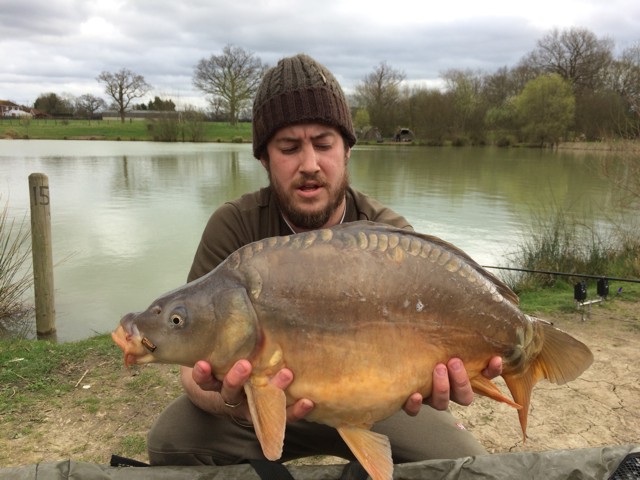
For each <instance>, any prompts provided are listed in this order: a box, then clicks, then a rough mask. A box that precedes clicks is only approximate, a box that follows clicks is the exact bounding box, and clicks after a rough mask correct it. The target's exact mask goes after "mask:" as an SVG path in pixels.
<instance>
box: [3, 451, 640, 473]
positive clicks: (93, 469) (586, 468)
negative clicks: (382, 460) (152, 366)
mask: <svg viewBox="0 0 640 480" xmlns="http://www.w3.org/2000/svg"><path fill="white" fill-rule="evenodd" d="M343 468H344V466H343V465H295V466H294V465H291V466H288V469H289V471H290V472H291V475H292V476H293V478H294V479H295V480H338V479H340V477H341V474H342V470H343ZM393 478H394V480H423V479H424V480H426V479H429V480H497V479H500V480H502V479H544V480H586V479H597V480H609V479H611V480H637V479H640V445H621V446H610V447H601V448H588V449H576V450H555V451H548V452H518V453H501V454H494V455H482V456H477V457H465V458H459V459H456V460H427V461H423V462H415V463H405V464H399V465H396V466H395V468H394V473H393ZM0 479H2V480H67V479H73V480H150V479H153V480H187V479H188V480H222V479H224V480H240V479H242V480H259V476H258V474H257V473H256V472H255V470H254V469H253V468H252V467H251V466H250V465H248V464H247V465H244V464H243V465H231V466H227V467H109V466H106V465H96V464H91V463H82V462H74V461H71V460H65V461H59V462H51V463H39V464H35V465H26V466H23V467H14V468H0Z"/></svg>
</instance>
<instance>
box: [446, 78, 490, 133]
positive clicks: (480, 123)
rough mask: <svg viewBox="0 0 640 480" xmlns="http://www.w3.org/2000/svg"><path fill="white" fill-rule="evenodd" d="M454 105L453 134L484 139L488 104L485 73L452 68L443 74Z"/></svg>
mask: <svg viewBox="0 0 640 480" xmlns="http://www.w3.org/2000/svg"><path fill="white" fill-rule="evenodd" d="M443 78H444V80H445V82H446V88H447V92H448V93H449V94H450V95H451V97H452V99H453V105H454V112H455V116H454V123H453V135H454V136H455V137H457V138H462V137H467V136H468V137H469V138H470V139H471V140H472V141H473V142H474V143H478V142H482V141H483V139H484V117H485V114H486V110H487V106H486V104H485V102H484V98H483V97H482V95H481V94H482V88H483V75H482V74H481V72H474V71H471V70H464V71H463V70H456V69H451V70H448V71H446V72H445V73H444V74H443Z"/></svg>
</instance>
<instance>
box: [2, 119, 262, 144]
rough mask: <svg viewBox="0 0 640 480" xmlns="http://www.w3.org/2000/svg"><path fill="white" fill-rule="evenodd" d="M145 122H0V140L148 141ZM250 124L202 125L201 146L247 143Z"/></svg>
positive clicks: (217, 123)
mask: <svg viewBox="0 0 640 480" xmlns="http://www.w3.org/2000/svg"><path fill="white" fill-rule="evenodd" d="M148 123H149V122H147V121H145V120H132V121H128V120H127V121H125V123H121V122H120V121H117V120H92V121H88V120H30V121H29V122H23V121H21V120H16V119H2V120H0V138H1V137H9V138H29V139H40V140H69V139H94V140H127V141H136V140H140V141H151V140H153V130H150V129H149V127H148ZM251 138H252V130H251V124H250V123H240V124H238V125H237V126H235V127H233V126H231V125H229V124H228V123H224V122H204V139H203V141H205V142H236V143H238V142H239V141H240V139H242V142H245V143H246V142H250V141H251Z"/></svg>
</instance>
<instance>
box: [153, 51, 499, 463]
mask: <svg viewBox="0 0 640 480" xmlns="http://www.w3.org/2000/svg"><path fill="white" fill-rule="evenodd" d="M355 142H356V137H355V133H354V131H353V126H352V122H351V114H350V110H349V107H348V105H347V102H346V99H345V97H344V94H343V92H342V89H341V88H340V85H339V84H338V82H337V81H336V79H335V78H334V76H333V75H332V74H331V72H329V71H328V70H327V69H326V68H325V67H324V66H323V65H321V64H319V63H317V62H316V61H315V60H313V59H312V58H310V57H308V56H306V55H296V56H294V57H289V58H284V59H282V60H281V61H280V62H279V63H278V65H277V66H276V67H274V68H272V69H270V70H269V71H268V72H267V73H266V74H265V76H264V78H263V80H262V83H261V85H260V87H259V89H258V92H257V95H256V99H255V101H254V105H253V154H254V156H255V157H256V158H257V159H259V160H260V162H261V163H262V165H263V166H264V167H265V169H266V171H267V173H268V176H269V187H267V188H263V189H261V190H259V191H258V192H254V193H250V194H246V195H244V196H242V197H241V198H240V199H238V200H235V201H232V202H228V203H226V204H225V205H223V206H221V207H220V208H219V209H218V210H216V211H215V212H214V213H213V215H212V216H211V218H210V219H209V222H208V224H207V226H206V228H205V230H204V233H203V235H202V239H201V241H200V245H199V246H198V249H197V252H196V255H195V258H194V261H193V265H192V267H191V271H190V273H189V277H188V280H189V281H192V280H195V279H196V278H198V277H201V276H202V275H205V274H206V273H207V272H209V271H211V270H212V269H214V268H215V267H216V266H217V265H218V264H219V263H221V262H222V261H223V260H224V259H225V258H227V256H228V255H230V254H231V253H232V252H234V251H235V250H237V249H238V248H240V247H241V246H243V245H246V244H248V243H250V242H253V241H257V240H260V239H263V238H266V237H271V236H276V235H289V234H291V233H298V232H302V231H307V230H313V229H317V228H321V227H331V226H334V225H337V224H340V223H342V222H351V221H356V220H372V221H376V222H381V223H387V224H390V225H394V226H397V227H400V228H409V229H410V228H411V226H410V225H409V223H408V222H407V221H406V220H405V219H404V218H403V217H401V216H400V215H398V214H396V213H395V212H393V211H391V210H389V209H388V208H386V207H383V206H382V205H380V204H379V203H378V202H376V201H375V200H373V199H371V198H369V197H367V196H366V195H364V194H362V193H360V192H358V191H356V190H354V189H352V188H351V187H350V186H349V179H348V172H347V165H348V161H349V157H350V155H351V147H352V146H353V145H354V144H355ZM301 268H304V266H301ZM500 369H501V360H500V359H499V358H494V359H492V361H491V363H490V365H489V366H488V367H487V370H486V371H485V374H486V375H487V376H488V377H490V378H491V377H494V376H497V375H498V374H499V373H500ZM250 373H251V364H250V363H249V362H248V361H247V360H240V361H238V362H237V363H236V364H235V365H234V366H233V367H232V368H231V370H230V371H229V373H228V374H227V375H226V376H225V378H224V379H223V380H222V381H218V380H216V379H215V378H213V376H212V375H211V367H210V365H209V364H208V363H207V362H204V361H201V362H198V363H196V365H195V366H194V367H193V368H186V367H182V369H181V380H182V384H183V387H184V389H185V392H186V395H183V396H182V397H180V398H178V399H177V400H175V401H174V402H173V403H172V404H171V405H170V406H169V407H167V409H166V410H165V411H164V412H163V413H162V414H161V416H160V417H159V419H158V420H157V422H156V424H155V425H154V426H153V428H152V430H151V432H150V433H149V438H148V450H149V458H150V461H151V463H152V464H155V465H198V464H208V465H227V464H235V463H240V462H242V461H245V460H247V459H262V458H264V457H263V454H262V450H261V448H260V444H259V442H258V440H257V438H256V436H255V433H254V431H253V428H252V426H251V415H250V413H249V409H248V406H247V402H246V400H245V398H244V394H243V384H244V383H245V382H246V381H247V380H248V378H249V375H250ZM294 375H295V372H291V371H289V370H288V369H283V370H281V371H280V372H279V373H278V374H277V375H276V376H275V377H274V378H273V379H272V380H271V381H272V383H273V384H275V385H276V386H278V387H280V388H283V389H284V388H286V387H287V386H288V385H289V384H290V383H291V382H292V381H293V378H294ZM472 398H473V392H472V391H471V387H470V384H469V379H468V376H467V373H466V371H465V369H464V366H463V365H462V362H461V361H460V360H459V359H451V360H450V361H449V362H448V363H447V365H443V364H441V365H438V366H436V368H435V370H434V373H433V393H432V396H431V397H430V398H428V399H425V400H424V403H427V404H428V405H429V407H425V408H421V405H422V403H423V398H422V396H421V395H420V394H419V393H415V394H413V395H412V396H411V397H410V398H409V399H407V402H406V403H405V405H404V410H405V412H406V413H405V412H399V413H397V414H395V415H393V416H392V417H390V418H389V419H386V420H384V421H381V422H379V423H377V424H376V425H375V426H374V428H373V430H375V431H377V432H380V433H383V434H385V435H387V436H388V437H389V439H390V441H391V445H392V454H393V459H394V462H396V463H400V462H407V461H418V460H424V459H429V458H455V457H460V456H467V455H477V454H482V453H485V451H484V449H483V448H482V447H481V446H480V444H479V443H478V442H477V441H476V440H475V439H474V438H473V437H472V436H471V434H469V433H468V432H466V431H465V430H464V429H463V428H462V427H461V426H460V425H459V424H458V423H457V422H456V420H455V419H454V417H453V416H452V415H451V414H450V413H449V412H448V411H446V408H447V406H448V403H449V400H450V399H451V400H454V401H456V402H458V403H460V404H463V405H468V404H469V403H470V402H471V400H472ZM312 409H313V402H312V401H311V400H309V399H299V400H298V401H297V402H296V403H295V404H293V405H291V406H290V407H289V408H288V409H287V420H288V423H287V430H286V434H285V444H284V450H283V455H282V458H281V461H287V460H291V459H293V458H299V457H304V456H309V455H319V454H325V455H335V456H340V457H344V458H347V459H353V456H352V454H351V452H350V450H349V449H348V447H347V446H346V444H345V443H344V442H343V441H342V439H341V438H340V436H339V434H338V433H337V431H336V430H335V429H333V428H330V427H327V426H325V425H320V424H316V423H311V422H306V421H305V420H304V417H305V415H307V414H308V413H309V412H310V411H311V410H312ZM407 414H408V415H407Z"/></svg>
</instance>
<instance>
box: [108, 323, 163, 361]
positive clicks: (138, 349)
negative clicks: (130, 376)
mask: <svg viewBox="0 0 640 480" xmlns="http://www.w3.org/2000/svg"><path fill="white" fill-rule="evenodd" d="M131 329H132V332H130V331H128V329H127V328H126V327H125V326H124V325H123V324H122V323H121V324H120V325H118V328H116V329H115V330H114V331H113V332H112V333H111V339H112V340H113V341H114V342H115V344H116V345H118V347H120V348H121V349H122V351H123V352H124V364H125V366H126V367H127V368H128V367H130V366H131V365H139V364H143V363H150V362H152V361H153V359H154V357H153V355H152V354H151V353H150V352H152V351H153V350H155V349H156V346H155V345H154V344H153V343H152V342H151V341H150V340H149V339H148V338H146V337H143V336H142V335H140V332H139V331H138V327H136V326H135V325H131Z"/></svg>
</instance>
